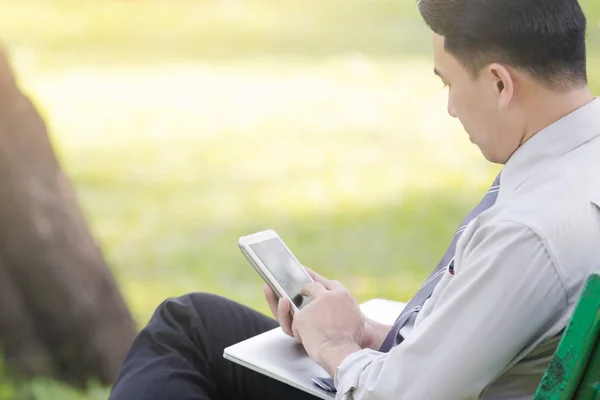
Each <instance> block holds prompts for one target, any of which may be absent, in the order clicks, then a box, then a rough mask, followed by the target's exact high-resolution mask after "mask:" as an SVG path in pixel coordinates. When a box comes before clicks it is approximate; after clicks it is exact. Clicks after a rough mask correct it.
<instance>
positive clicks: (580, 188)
mask: <svg viewBox="0 0 600 400" xmlns="http://www.w3.org/2000/svg"><path fill="white" fill-rule="evenodd" d="M521 156H522V157H521ZM525 156H526V157H525ZM498 221H511V222H514V223H517V224H522V225H523V226H524V227H526V229H529V230H531V231H533V232H534V233H535V234H536V235H537V236H538V237H539V240H540V242H541V243H543V251H544V252H545V253H547V255H548V257H549V259H550V260H549V261H550V262H549V263H548V264H546V266H547V268H548V270H546V271H542V270H540V271H537V272H538V276H540V277H542V279H552V277H551V276H550V275H552V274H554V275H555V276H556V281H557V282H558V283H559V284H560V285H561V286H562V287H563V288H564V300H565V301H564V303H563V304H562V305H561V304H560V303H559V304H558V305H557V306H556V307H555V308H554V309H553V310H552V312H550V313H548V315H549V316H550V318H549V320H548V323H547V325H546V326H545V327H544V328H543V329H542V330H540V331H539V332H538V333H537V334H536V335H534V337H533V338H532V339H531V341H530V342H529V343H527V344H526V346H525V347H524V348H523V350H522V351H521V352H520V353H519V355H518V356H517V357H516V358H515V359H514V360H513V361H512V362H511V364H510V365H509V366H508V367H507V368H506V369H505V371H504V372H503V374H502V375H501V376H500V377H499V378H498V380H496V381H495V382H494V383H493V384H492V385H491V386H490V387H489V388H488V390H487V392H486V394H485V396H484V398H486V399H488V398H489V399H502V398H505V399H508V398H510V399H515V398H530V397H531V394H532V393H533V392H535V389H536V387H537V385H538V384H539V382H540V380H541V378H542V375H543V373H544V371H545V369H546V367H547V365H548V363H549V361H550V360H551V358H552V355H553V353H554V350H555V349H556V346H557V345H558V341H559V340H560V334H561V332H562V329H564V326H565V325H566V323H567V322H568V320H569V318H570V316H571V315H572V312H573V309H574V307H575V304H576V302H577V300H578V299H579V295H580V293H581V290H582V288H583V284H584V283H585V280H586V279H587V277H588V276H589V275H590V274H592V273H594V272H596V273H597V272H600V99H595V100H594V101H593V102H592V103H590V104H588V105H586V106H584V107H583V108H582V109H581V110H578V111H576V112H575V113H573V114H572V115H571V116H567V117H566V118H565V119H564V120H562V121H560V123H558V124H555V125H553V126H552V127H550V128H549V129H548V130H546V131H543V132H540V133H539V134H538V135H536V136H535V137H533V138H532V139H531V141H530V142H528V143H526V144H525V145H524V146H523V148H521V149H519V153H516V154H515V156H514V158H513V159H512V160H511V161H510V162H509V163H508V164H507V166H506V170H505V171H504V172H503V182H502V184H501V186H500V194H499V198H498V201H497V203H496V205H495V207H494V208H492V209H490V210H489V211H488V212H487V213H484V214H483V215H482V216H481V217H480V219H479V221H478V227H482V226H483V225H486V224H488V225H493V224H495V223H497V222H498ZM473 229H476V227H473ZM466 234H468V232H466ZM466 238H468V235H467V236H466ZM463 243H466V242H463ZM457 273H458V272H457ZM534 273H535V271H534ZM519 279H520V277H517V276H516V277H515V281H518V280H519ZM540 283H543V281H539V282H533V281H532V282H529V285H530V287H529V288H528V289H529V290H532V291H533V290H535V291H540V290H544V287H543V286H538V287H534V285H536V284H537V285H540ZM526 284H527V282H526ZM524 301H526V298H524ZM481 323H485V317H483V320H482V321H481Z"/></svg>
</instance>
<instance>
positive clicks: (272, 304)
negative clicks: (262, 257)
mask: <svg viewBox="0 0 600 400" xmlns="http://www.w3.org/2000/svg"><path fill="white" fill-rule="evenodd" d="M263 290H264V292H265V298H266V299H267V303H268V304H269V308H270V309H271V313H273V316H274V317H275V318H277V296H275V293H273V290H272V289H271V287H270V286H269V285H267V284H266V283H265V284H264V286H263Z"/></svg>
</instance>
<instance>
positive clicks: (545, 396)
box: [533, 275, 600, 400]
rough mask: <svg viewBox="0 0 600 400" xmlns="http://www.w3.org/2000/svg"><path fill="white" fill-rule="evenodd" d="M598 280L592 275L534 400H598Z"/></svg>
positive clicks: (599, 359) (599, 365)
mask: <svg viewBox="0 0 600 400" xmlns="http://www.w3.org/2000/svg"><path fill="white" fill-rule="evenodd" d="M599 339H600V276H599V275H592V276H591V277H590V278H589V279H588V281H587V282H586V285H585V287H584V289H583V292H582V294H581V298H580V299H579V301H578V303H577V306H576V308H575V311H574V313H573V316H572V317H571V319H570V321H569V323H568V325H567V327H566V329H565V332H564V334H563V336H562V338H561V340H560V343H559V344H558V347H557V349H556V352H555V353H554V357H553V358H552V361H551V362H550V364H549V365H548V368H547V369H546V372H545V374H544V376H543V378H542V381H541V382H540V384H539V386H538V388H537V391H536V393H535V395H534V397H533V400H567V399H569V400H570V399H577V400H600V340H599Z"/></svg>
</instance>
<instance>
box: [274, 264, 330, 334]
mask: <svg viewBox="0 0 600 400" xmlns="http://www.w3.org/2000/svg"><path fill="white" fill-rule="evenodd" d="M304 269H305V270H306V272H307V273H308V275H310V277H311V278H312V279H313V280H314V281H315V282H321V284H327V282H329V280H327V279H325V278H323V277H322V276H321V275H319V274H317V273H316V272H315V271H313V270H312V269H310V268H307V267H304ZM263 290H264V292H265V298H266V299H267V303H268V304H269V308H270V309H271V312H272V313H273V316H274V317H275V319H276V320H277V321H279V325H280V326H281V330H283V332H285V333H286V334H287V335H289V336H291V337H294V334H293V332H292V315H291V313H290V310H291V306H290V303H289V301H287V300H286V299H284V298H281V299H279V300H278V299H277V296H275V293H273V290H272V289H271V287H270V286H269V285H268V284H266V283H265V285H264V287H263ZM296 340H298V341H299V338H296Z"/></svg>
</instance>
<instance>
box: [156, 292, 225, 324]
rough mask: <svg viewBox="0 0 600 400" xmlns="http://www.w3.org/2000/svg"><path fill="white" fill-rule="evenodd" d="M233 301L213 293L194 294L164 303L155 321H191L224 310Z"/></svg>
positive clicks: (158, 310) (159, 307)
mask: <svg viewBox="0 0 600 400" xmlns="http://www.w3.org/2000/svg"><path fill="white" fill-rule="evenodd" d="M230 302H231V300H229V299H227V298H225V297H222V296H219V295H216V294H212V293H205V292H192V293H188V294H185V295H182V296H179V297H170V298H168V299H166V300H165V301H163V302H162V303H161V304H160V305H159V306H158V307H157V308H156V311H155V312H154V317H153V319H156V318H158V319H160V320H173V319H175V320H176V321H179V322H181V321H189V320H190V318H194V317H198V316H201V315H206V313H210V312H213V311H215V310H219V309H221V308H222V305H223V304H225V303H230Z"/></svg>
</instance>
